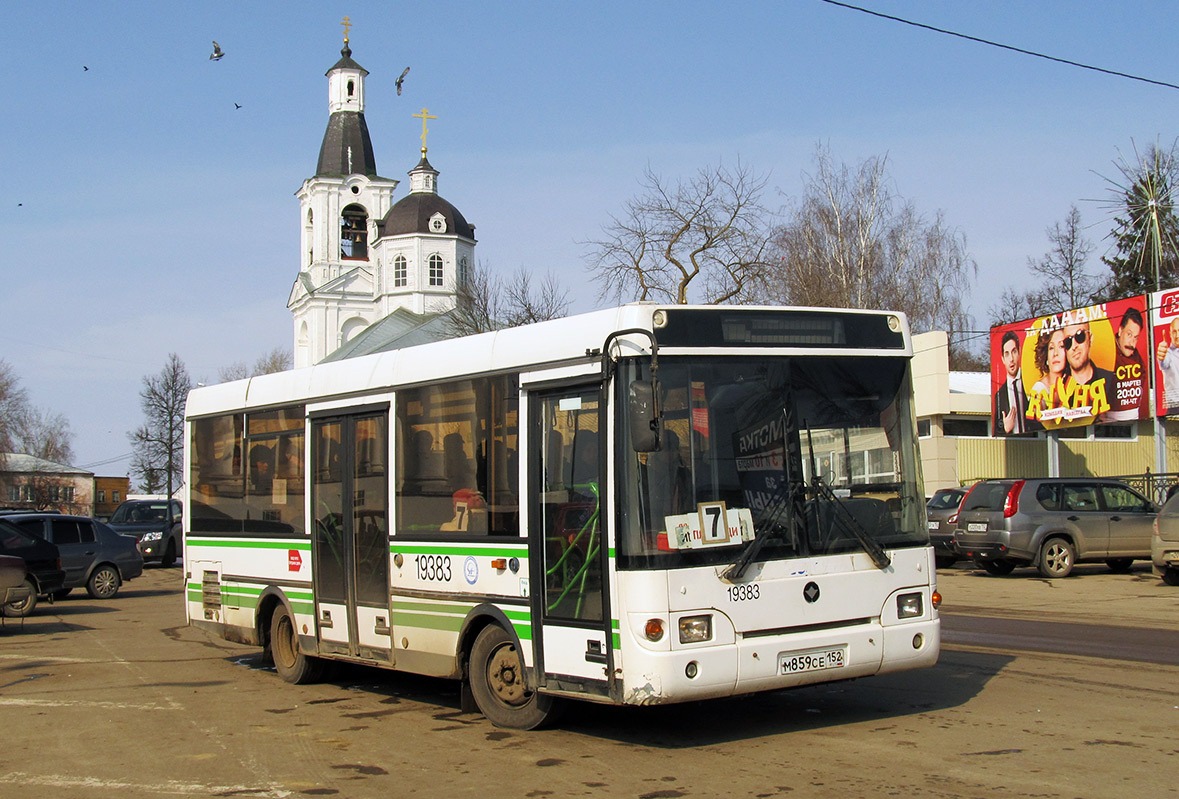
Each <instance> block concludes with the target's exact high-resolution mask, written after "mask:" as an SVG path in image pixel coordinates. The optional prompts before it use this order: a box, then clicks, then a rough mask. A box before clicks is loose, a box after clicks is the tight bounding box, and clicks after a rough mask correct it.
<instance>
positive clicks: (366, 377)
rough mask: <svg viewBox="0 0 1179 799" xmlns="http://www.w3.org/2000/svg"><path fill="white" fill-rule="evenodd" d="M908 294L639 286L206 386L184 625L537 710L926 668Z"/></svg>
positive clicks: (511, 713) (928, 567)
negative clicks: (888, 301) (472, 331)
mask: <svg viewBox="0 0 1179 799" xmlns="http://www.w3.org/2000/svg"><path fill="white" fill-rule="evenodd" d="M911 356H912V346H911V341H910V337H909V331H908V325H907V321H906V320H905V318H904V317H903V316H900V315H897V314H890V313H885V312H872V311H845V310H826V309H813V308H796V309H790V308H752V307H750V308H746V307H691V306H671V307H658V306H655V305H651V304H633V305H626V306H623V307H620V308H615V309H611V310H606V311H598V312H594V313H588V314H584V315H580V316H574V317H570V318H567V319H561V320H555V321H551V322H544V323H540V324H535V325H529V326H525V327H519V328H515V329H511V330H503V331H499V332H495V333H486V334H482V335H477V336H470V337H466V338H459V339H452V340H448V341H442V342H438V343H432V344H425V345H421V346H416V347H409V348H405V349H401V350H395V351H390V352H385V353H379V354H375V355H368V356H363V357H357V358H353V359H349V360H342V361H338V362H332V363H322V364H319V365H316V366H312V367H308V368H305V369H298V370H293V371H289V372H283V373H279V374H272V375H265V376H262V377H255V378H251V379H249V380H241V381H237V382H232V383H225V384H221V385H215V386H209V387H207V388H198V389H196V390H194V391H193V392H192V393H191V394H190V395H189V399H188V408H187V427H188V429H187V450H186V456H185V458H186V468H187V470H188V480H187V481H186V482H187V492H188V495H187V497H186V498H185V501H186V503H187V507H188V508H189V512H188V513H187V514H186V515H185V522H184V525H185V544H184V547H185V549H184V564H185V569H186V571H187V582H186V585H187V591H186V612H187V617H188V620H189V623H190V624H192V625H194V626H197V627H200V628H203V629H206V630H210V631H212V632H213V633H214V634H216V635H219V636H223V637H224V638H226V639H229V640H233V641H239V642H244V643H248V644H254V645H260V646H262V647H263V648H264V651H265V652H266V654H267V655H268V656H269V657H271V658H273V661H274V665H275V667H276V669H277V671H278V673H279V674H280V675H281V676H282V677H283V678H284V679H286V680H288V681H290V682H293V683H302V682H309V681H311V680H314V679H316V678H317V677H318V676H319V674H320V672H321V671H322V667H323V666H324V665H325V662H326V661H329V660H343V661H348V662H353V663H362V664H369V665H373V666H381V667H385V668H390V669H397V670H402V671H409V672H414V673H418V674H425V675H433V676H441V677H450V678H454V679H458V680H461V681H462V690H461V692H460V696H461V701H462V705H463V708H464V709H466V710H474V709H475V708H476V707H477V708H478V710H480V711H481V712H482V713H483V714H484V715H485V716H486V717H487V718H488V719H490V720H491V721H492V722H493V723H494V724H496V725H500V726H506V727H516V728H522V729H531V728H534V727H536V726H539V725H541V724H543V723H544V722H545V721H546V720H548V719H550V718H551V717H552V714H553V713H554V712H555V710H556V708H557V707H558V706H559V703H561V702H562V701H563V700H565V699H568V698H575V699H582V700H589V701H595V702H608V703H619V704H635V705H645V704H658V703H669V702H684V701H690V700H698V699H708V698H712V697H723V696H732V695H735V694H744V693H750V692H755V691H770V690H778V689H783V688H790V687H793V686H800V685H807V684H811V683H818V682H824V681H830V680H843V679H851V678H857V677H865V676H868V675H874V674H880V673H883V672H890V671H897V670H901V669H911V668H918V667H922V666H930V665H933V664H934V663H935V662H936V660H937V657H938V649H939V644H940V634H939V620H938V613H937V606H938V603H939V602H940V600H941V598H940V596H939V595H938V594H937V592H936V576H935V571H934V561H933V552H932V550H931V549H930V547H929V539H928V534H927V530H926V522H925V511H924V501H923V490H922V483H921V475H920V464H919V460H918V454H917V434H916V425H915V422H914V415H913V405H912V400H913V389H912V385H911V382H910V371H909V361H910V358H911Z"/></svg>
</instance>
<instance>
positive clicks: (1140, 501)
mask: <svg viewBox="0 0 1179 799" xmlns="http://www.w3.org/2000/svg"><path fill="white" fill-rule="evenodd" d="M1157 513H1158V508H1157V507H1156V506H1155V504H1154V503H1153V502H1151V501H1150V500H1148V499H1147V498H1146V497H1144V496H1142V495H1141V494H1139V493H1138V492H1137V491H1135V490H1134V489H1132V488H1130V486H1128V485H1126V484H1125V483H1122V482H1119V481H1117V480H1108V479H1101V478H1092V477H1071V478H1070V477H1059V478H1036V479H1030V478H1029V479H1027V480H983V481H981V482H978V483H975V484H974V486H973V487H972V488H971V489H970V492H969V493H967V495H966V498H965V499H963V500H962V506H961V507H960V508H959V509H958V524H957V527H956V529H955V530H954V545H955V547H956V548H957V550H958V553H959V554H960V555H962V556H963V557H968V558H970V559H972V560H974V561H975V562H976V563H978V564H979V565H980V566H982V567H983V568H984V569H986V570H987V572H989V573H990V574H1008V573H1010V572H1011V570H1012V569H1014V568H1015V567H1016V566H1035V567H1036V568H1038V569H1039V570H1040V574H1042V575H1044V576H1045V577H1067V576H1068V575H1069V574H1071V573H1072V570H1073V566H1074V565H1075V564H1077V563H1080V562H1083V561H1105V563H1106V564H1107V565H1108V566H1109V568H1110V569H1111V570H1113V571H1126V570H1128V569H1129V568H1130V565H1131V564H1132V563H1133V562H1134V560H1135V559H1136V558H1138V559H1143V560H1144V559H1146V558H1149V557H1150V537H1151V530H1152V529H1153V527H1154V520H1155V515H1156V514H1157Z"/></svg>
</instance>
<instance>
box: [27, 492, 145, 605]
mask: <svg viewBox="0 0 1179 799" xmlns="http://www.w3.org/2000/svg"><path fill="white" fill-rule="evenodd" d="M4 518H5V519H6V520H7V521H9V522H11V523H12V524H15V525H16V526H17V527H19V528H21V529H22V530H24V531H25V532H28V533H32V534H33V535H36V536H40V537H41V538H44V539H45V540H46V541H49V542H52V543H53V544H54V545H56V546H57V549H58V551H59V552H60V553H61V565H62V568H63V569H65V585H63V586H62V588H61V590H60V591H58V592H57V593H55V594H54V598H55V599H61V598H63V597H64V596H65V595H66V594H68V593H69V592H70V591H72V590H73V589H75V588H82V587H85V588H86V592H87V593H88V594H90V596H92V597H94V598H95V599H110V598H111V597H113V596H114V595H115V594H117V593H118V592H119V586H121V585H122V584H123V583H125V582H127V581H128V580H133V579H135V578H136V577H138V576H139V575H140V574H142V573H143V556H142V555H140V554H139V549H138V546H137V544H136V541H135V539H134V538H132V537H131V536H127V535H119V534H118V533H116V532H115V531H114V530H112V529H111V528H109V527H107V526H106V525H105V524H103V523H102V522H100V521H97V520H95V519H91V518H88V517H86V516H66V515H64V514H61V513H19V514H15V515H12V516H6V517H4Z"/></svg>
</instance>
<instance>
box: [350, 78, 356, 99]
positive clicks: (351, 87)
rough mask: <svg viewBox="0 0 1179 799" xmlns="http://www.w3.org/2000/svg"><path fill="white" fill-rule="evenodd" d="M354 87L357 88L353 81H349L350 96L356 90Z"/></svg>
mask: <svg viewBox="0 0 1179 799" xmlns="http://www.w3.org/2000/svg"><path fill="white" fill-rule="evenodd" d="M354 88H355V84H353V82H352V81H348V96H349V97H351V96H352V92H353V91H354Z"/></svg>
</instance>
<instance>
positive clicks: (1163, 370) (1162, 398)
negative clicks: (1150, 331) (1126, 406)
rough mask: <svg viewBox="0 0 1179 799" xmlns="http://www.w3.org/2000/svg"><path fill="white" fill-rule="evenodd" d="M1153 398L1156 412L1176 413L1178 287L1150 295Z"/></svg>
mask: <svg viewBox="0 0 1179 799" xmlns="http://www.w3.org/2000/svg"><path fill="white" fill-rule="evenodd" d="M1150 307H1151V325H1152V326H1153V327H1154V340H1155V345H1154V352H1153V353H1151V355H1152V356H1153V357H1152V358H1151V360H1152V361H1153V362H1154V372H1155V379H1154V385H1155V402H1156V406H1155V407H1156V408H1158V415H1159V416H1174V415H1176V414H1179V289H1165V290H1163V291H1156V292H1154V293H1153V294H1151V295H1150Z"/></svg>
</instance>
